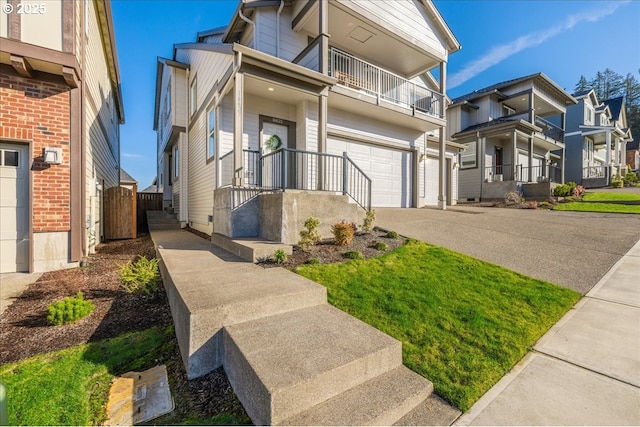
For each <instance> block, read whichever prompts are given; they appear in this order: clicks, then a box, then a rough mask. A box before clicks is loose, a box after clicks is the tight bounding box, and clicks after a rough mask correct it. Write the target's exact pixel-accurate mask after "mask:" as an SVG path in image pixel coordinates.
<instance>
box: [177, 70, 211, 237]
mask: <svg viewBox="0 0 640 427" xmlns="http://www.w3.org/2000/svg"><path fill="white" fill-rule="evenodd" d="M185 71H186V73H187V85H189V77H190V76H191V66H189V67H187V69H186V70H185ZM172 86H173V85H172ZM189 87H190V86H187V88H189ZM171 90H173V88H171ZM196 92H197V87H196ZM190 96H191V90H189V89H187V90H186V95H185V97H186V98H187V126H185V138H186V139H187V141H186V144H182V147H180V151H181V153H180V159H178V161H179V162H180V163H181V165H180V170H181V174H182V179H181V180H180V210H181V211H184V212H185V213H186V215H185V220H186V221H185V222H186V223H187V225H188V224H189V194H188V187H189V183H188V182H187V180H188V179H189V170H188V167H189V166H188V164H189V126H190V125H191V123H189V122H190V121H191V115H190V114H189V113H188V112H189V108H188V106H189V105H191V100H190V99H189V97H190ZM197 97H198V94H197V93H196V100H197ZM193 114H194V115H195V114H196V112H195V111H194V112H193ZM205 114H206V113H205ZM185 145H186V149H184V148H185ZM178 146H180V141H178ZM185 156H186V161H185ZM184 196H186V197H184ZM185 198H186V202H187V203H183V201H184V199H185ZM183 206H184V209H183V208H182V207H183ZM181 216H182V215H181Z"/></svg>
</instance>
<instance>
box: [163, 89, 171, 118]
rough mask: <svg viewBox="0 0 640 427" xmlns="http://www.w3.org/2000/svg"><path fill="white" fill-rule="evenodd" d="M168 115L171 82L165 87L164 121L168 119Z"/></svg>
mask: <svg viewBox="0 0 640 427" xmlns="http://www.w3.org/2000/svg"><path fill="white" fill-rule="evenodd" d="M169 114H171V82H169V85H168V86H167V93H166V95H165V96H164V118H165V120H168V119H169Z"/></svg>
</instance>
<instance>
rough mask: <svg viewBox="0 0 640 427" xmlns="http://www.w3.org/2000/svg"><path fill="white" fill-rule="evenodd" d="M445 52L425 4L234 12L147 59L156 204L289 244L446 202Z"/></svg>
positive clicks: (304, 5)
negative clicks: (383, 210)
mask: <svg viewBox="0 0 640 427" xmlns="http://www.w3.org/2000/svg"><path fill="white" fill-rule="evenodd" d="M459 49H460V45H459V43H458V41H457V40H456V38H455V37H454V35H453V34H452V32H451V30H450V29H449V27H448V26H447V24H446V23H445V21H444V20H443V18H442V16H441V15H440V13H439V12H438V11H437V9H436V7H435V6H434V4H433V3H432V2H431V1H429V0H406V1H392V2H389V1H357V0H352V1H326V0H320V1H307V0H295V1H282V2H280V1H241V2H239V4H238V8H237V10H236V12H235V13H234V15H233V17H232V19H231V22H229V24H228V25H227V26H225V27H220V28H214V29H211V30H208V31H203V32H201V33H199V34H198V36H197V39H196V40H195V41H193V42H189V43H182V44H176V45H174V53H173V56H172V57H171V58H168V59H167V58H159V59H158V62H157V85H156V99H155V105H156V108H155V118H154V129H155V130H156V131H157V135H158V141H157V147H158V175H157V176H158V177H159V183H160V184H161V186H162V188H163V192H164V198H165V206H171V207H173V208H174V211H175V212H176V213H177V215H178V219H179V220H180V221H181V222H182V224H189V225H190V226H191V227H193V228H195V229H198V230H200V231H203V232H206V233H216V234H221V235H224V236H227V237H262V238H266V239H269V240H276V241H282V242H287V243H292V242H297V240H298V238H299V236H298V231H299V230H300V229H301V228H302V222H304V220H305V219H306V218H307V217H308V216H311V215H313V216H322V217H323V218H321V219H322V220H323V223H326V224H329V223H330V222H335V221H336V220H339V219H348V220H358V221H359V218H360V219H361V217H362V213H363V212H364V210H368V209H372V208H376V207H422V206H440V207H441V208H445V207H446V205H448V204H455V203H456V200H457V198H458V195H457V182H456V180H457V163H458V151H459V148H460V147H461V146H460V145H459V144H455V143H450V142H449V141H446V140H445V133H446V132H445V128H446V125H447V120H446V116H445V102H446V99H447V98H446V76H447V62H448V60H449V55H450V54H452V53H454V52H456V51H457V50H459ZM434 69H435V70H436V71H437V74H438V75H439V76H440V77H439V79H438V80H436V79H435V78H434V77H433V75H432V74H431V73H430V72H431V71H432V70H434ZM440 183H442V185H440ZM336 195H340V197H342V198H343V199H344V200H347V202H346V205H343V204H341V203H342V202H339V201H338V200H337V199H336V197H338V196H336ZM343 196H344V197H343ZM359 222H360V221H359Z"/></svg>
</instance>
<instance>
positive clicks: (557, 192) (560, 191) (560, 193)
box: [553, 184, 571, 197]
mask: <svg viewBox="0 0 640 427" xmlns="http://www.w3.org/2000/svg"><path fill="white" fill-rule="evenodd" d="M569 194H571V193H570V191H569V186H568V185H567V184H562V185H557V186H556V188H554V189H553V195H554V196H556V197H566V196H568V195H569Z"/></svg>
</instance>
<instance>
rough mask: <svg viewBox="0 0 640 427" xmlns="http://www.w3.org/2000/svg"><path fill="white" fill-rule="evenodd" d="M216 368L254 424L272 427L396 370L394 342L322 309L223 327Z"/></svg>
mask: <svg viewBox="0 0 640 427" xmlns="http://www.w3.org/2000/svg"><path fill="white" fill-rule="evenodd" d="M224 349H225V356H224V362H223V363H224V366H225V370H227V375H228V377H229V380H230V382H231V383H232V384H233V385H234V390H235V391H236V394H237V395H238V397H239V398H240V401H241V402H243V404H244V406H245V408H246V409H247V412H248V413H249V416H250V417H251V419H252V420H253V421H254V423H257V424H277V423H279V422H281V421H282V420H284V419H286V418H288V417H291V416H293V415H295V414H297V413H300V412H302V411H305V410H307V409H309V408H311V407H313V406H315V405H317V404H319V403H321V402H324V401H326V400H327V399H330V398H332V397H334V396H336V395H338V394H340V393H343V392H344V391H346V390H349V389H350V388H352V387H355V386H357V385H359V384H362V383H363V382H366V381H368V380H370V379H372V378H375V377H377V376H378V375H380V374H383V373H385V372H388V371H390V370H393V369H395V368H398V367H400V366H401V365H402V346H401V343H400V342H399V341H397V340H395V339H393V338H391V337H390V336H388V335H386V334H383V333H382V332H380V331H378V330H377V329H375V328H373V327H371V326H369V325H367V324H365V323H363V322H361V321H359V320H357V319H355V318H353V317H351V316H349V315H348V314H346V313H344V312H342V311H340V310H338V309H336V308H334V307H332V306H330V305H328V304H323V305H318V306H313V307H308V308H304V309H301V310H296V311H290V312H287V313H283V314H279V315H275V316H271V317H267V318H262V319H256V320H252V321H249V322H245V323H242V324H236V325H230V326H226V327H225V335H224Z"/></svg>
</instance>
